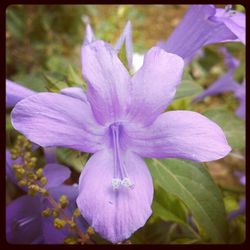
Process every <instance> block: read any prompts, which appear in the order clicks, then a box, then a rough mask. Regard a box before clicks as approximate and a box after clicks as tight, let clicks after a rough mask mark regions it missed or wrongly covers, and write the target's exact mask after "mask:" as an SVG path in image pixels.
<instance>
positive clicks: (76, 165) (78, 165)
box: [56, 148, 88, 173]
mask: <svg viewBox="0 0 250 250" xmlns="http://www.w3.org/2000/svg"><path fill="white" fill-rule="evenodd" d="M56 156H57V158H58V160H59V161H60V162H62V163H64V164H65V165H68V166H70V167H72V168H73V169H74V170H76V171H77V172H78V173H80V172H81V171H82V169H83V167H84V165H85V163H86V162H87V159H88V154H83V153H81V152H80V151H76V150H72V149H68V148H60V149H57V151H56Z"/></svg>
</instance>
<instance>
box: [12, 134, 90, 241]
mask: <svg viewBox="0 0 250 250" xmlns="http://www.w3.org/2000/svg"><path fill="white" fill-rule="evenodd" d="M10 152H11V158H12V160H15V161H16V163H14V164H13V165H12V168H13V170H14V173H15V176H16V178H17V180H18V184H19V186H21V187H25V188H26V189H27V192H28V194H29V195H32V196H35V195H36V194H41V195H42V196H43V197H45V198H46V199H47V200H48V201H49V203H50V204H51V206H50V207H47V208H46V209H44V210H43V211H42V215H43V216H44V217H50V216H53V225H54V227H55V228H56V229H62V228H64V227H65V226H67V227H68V228H69V230H70V231H74V232H76V233H77V234H78V235H79V236H77V234H76V235H75V236H72V235H70V236H68V237H66V238H65V240H64V243H65V244H79V243H80V244H85V243H86V242H87V241H89V239H90V236H91V235H93V234H94V231H93V229H92V228H90V227H89V228H88V230H87V234H83V233H82V232H81V231H80V229H79V228H78V227H77V222H76V218H77V217H79V216H81V213H80V211H79V210H78V208H76V209H75V210H74V212H73V213H72V216H68V215H67V214H66V210H65V208H67V207H68V205H69V199H68V197H67V196H66V195H61V197H60V198H59V199H58V201H56V200H54V199H53V198H52V197H51V195H50V194H49V191H48V190H47V188H46V187H45V186H46V184H47V178H46V177H45V176H44V171H43V168H38V169H37V167H36V163H37V158H36V157H34V156H33V155H32V143H31V142H30V141H28V140H27V139H26V138H25V137H24V136H22V135H19V136H18V137H17V141H16V144H15V145H14V147H13V148H12V149H11V151H10Z"/></svg>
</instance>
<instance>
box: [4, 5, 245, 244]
mask: <svg viewBox="0 0 250 250" xmlns="http://www.w3.org/2000/svg"><path fill="white" fill-rule="evenodd" d="M236 8H237V9H238V10H240V11H244V7H242V5H236ZM186 9H187V6H186V5H10V6H9V7H8V8H7V10H6V78H8V79H11V80H13V81H16V82H18V83H20V84H22V85H25V86H27V87H29V88H31V89H33V90H36V91H52V92H59V91H60V90H61V89H62V88H65V87H68V86H81V87H83V88H85V87H86V85H85V82H84V81H83V80H82V77H81V61H80V47H81V43H82V41H83V37H84V29H85V23H86V22H90V24H91V25H92V27H93V30H94V32H95V35H96V37H97V38H98V39H104V40H106V41H108V42H110V43H112V44H115V42H116V41H117V38H118V37H119V35H120V34H121V32H122V31H123V28H124V25H125V24H126V22H127V21H128V20H131V23H132V34H133V43H134V51H135V52H138V53H144V52H145V51H147V50H148V49H149V48H150V47H152V46H154V45H155V44H156V43H157V42H158V41H159V40H162V39H166V38H167V37H168V36H169V35H170V34H171V32H172V30H173V28H174V27H175V26H176V25H177V24H178V22H179V21H180V19H181V17H182V16H183V14H184V13H185V11H186ZM220 46H225V47H226V48H227V49H228V50H229V51H230V52H231V53H232V54H233V55H234V56H235V57H236V58H238V59H239V60H240V66H239V68H238V69H237V70H236V72H235V75H234V79H235V80H236V81H237V82H239V83H241V82H242V80H243V79H244V77H245V67H246V66H245V46H243V45H242V44H240V43H225V44H215V45H210V46H207V47H205V48H204V49H203V54H204V55H203V56H199V55H197V57H196V58H194V60H193V61H192V63H191V64H190V65H188V66H187V67H186V70H185V73H184V75H183V80H182V83H181V84H180V85H179V87H178V88H177V93H176V96H175V99H174V101H173V102H172V103H171V104H170V105H169V107H168V108H167V110H176V109H182V110H193V111H198V112H200V113H203V114H204V115H205V116H207V117H209V118H211V119H212V120H214V121H215V122H217V123H218V124H219V125H220V126H221V127H222V128H223V130H224V131H225V134H226V136H227V139H228V141H229V144H230V145H231V147H232V148H233V153H236V154H238V155H239V157H240V159H237V157H236V158H234V157H233V156H232V155H231V156H228V157H226V158H225V159H223V160H220V161H216V162H211V163H209V164H207V166H208V168H207V169H208V171H209V172H210V174H211V175H212V177H213V179H214V180H212V179H211V178H210V176H209V174H208V173H207V171H206V168H205V167H203V166H201V165H199V164H196V163H190V162H186V161H179V160H175V159H171V160H163V161H159V160H150V161H148V165H149V168H150V170H151V172H152V175H153V176H154V177H155V178H154V180H158V182H157V181H155V183H154V184H155V195H154V201H153V204H152V210H153V215H152V216H151V217H150V219H149V220H148V221H147V223H146V224H145V226H144V227H143V228H141V229H139V230H138V231H137V232H136V233H135V234H134V235H133V236H132V237H131V238H130V241H131V242H132V243H133V244H145V243H147V244H198V243H211V240H215V241H220V240H221V239H222V238H226V242H228V243H240V242H242V241H244V239H245V216H243V215H241V216H238V217H237V218H235V219H234V220H233V221H230V222H229V225H227V221H226V218H225V214H224V213H226V214H228V213H229V212H231V211H232V210H234V209H236V208H238V202H239V200H240V198H241V197H242V196H243V195H244V193H245V191H244V190H242V186H241V185H240V184H239V182H237V181H232V179H233V178H235V176H234V170H239V169H240V170H241V171H244V169H245V161H244V157H245V152H244V150H245V122H244V121H242V120H240V119H239V118H237V117H236V116H235V114H234V111H235V109H236V108H237V105H238V102H237V100H236V99H235V97H234V96H233V95H232V94H230V93H224V94H221V95H217V96H213V97H207V98H205V100H204V101H203V102H200V103H196V104H193V103H192V99H193V97H194V96H196V95H198V94H199V93H200V92H201V91H202V90H203V89H204V88H206V87H208V86H209V85H210V84H212V83H213V82H214V81H215V80H216V79H218V78H219V77H220V76H221V75H222V74H224V73H225V72H226V71H227V68H226V66H225V65H224V58H223V55H222V54H221V53H220V52H219V51H218V48H219V47H220ZM120 57H121V58H123V61H124V60H125V59H124V49H123V50H122V51H121V53H120ZM9 113H10V110H7V114H6V146H7V147H8V148H11V146H12V145H13V142H14V141H15V138H16V136H17V134H18V133H17V132H16V131H15V130H14V129H13V128H12V125H11V122H10V115H9ZM36 154H37V157H38V158H39V159H40V161H39V165H42V164H43V163H44V155H43V151H42V150H41V149H39V150H37V152H36ZM89 157H90V155H88V154H84V153H80V152H79V151H74V150H69V149H57V159H58V160H59V162H61V163H63V164H65V165H67V166H69V167H70V168H71V169H72V171H73V175H75V176H76V179H77V178H78V176H79V173H80V172H81V171H82V168H83V166H84V164H85V163H86V161H87V159H88V158H89ZM230 157H231V158H230ZM232 159H233V160H232ZM242 159H243V160H242ZM156 161H157V163H156ZM159 164H160V167H159V166H154V165H159ZM214 166H216V169H218V171H217V170H216V171H217V172H215V171H213V167H214ZM191 169H192V171H191ZM225 169H227V171H224V170H225ZM218 172H219V174H218ZM169 173H171V174H169ZM191 173H192V176H191V177H192V178H191V177H190V176H189V174H191ZM157 175H158V177H156V176H157ZM221 176H223V178H224V179H225V181H224V182H220V178H221ZM188 177H190V178H188ZM176 181H178V185H176V183H175V184H174V185H176V186H174V185H173V186H171V182H176ZM214 182H215V183H216V184H219V187H220V189H221V190H222V195H221V193H220V190H219V189H218V187H217V186H216V184H215V183H214ZM176 187H178V188H176ZM210 188H211V189H212V190H213V192H211V191H209V190H210ZM177 189H179V191H178V192H177ZM200 189H202V190H203V191H202V193H200ZM6 190H7V195H6V200H7V202H9V201H11V200H12V199H14V198H15V197H17V196H18V195H20V190H17V189H16V187H14V186H13V185H11V184H10V183H9V182H7V188H6ZM190 190H191V191H192V193H193V195H194V196H193V197H194V198H195V199H194V200H192V196H190V195H189V194H190V193H189V194H188V192H189V191H190ZM204 197H205V198H204ZM214 197H216V199H214ZM204 199H206V200H204ZM195 200H196V201H198V202H195ZM212 200H213V202H211V201H212ZM199 205H200V206H202V208H204V211H205V212H207V211H208V213H207V214H206V213H204V214H201V213H200V210H199V209H197V206H199ZM214 206H215V207H217V210H216V211H217V212H213V211H214V210H213V209H210V208H211V207H214ZM224 207H225V209H224ZM197 211H198V212H197ZM225 211H226V212H225ZM211 218H212V220H213V221H214V224H213V223H212V224H211V223H210V219H211ZM227 231H229V232H227ZM227 233H228V235H227ZM94 237H95V240H96V242H97V243H103V244H107V243H108V242H106V241H104V240H103V239H101V238H100V237H99V236H98V235H97V234H96V235H95V236H94Z"/></svg>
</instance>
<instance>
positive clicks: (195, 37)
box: [158, 5, 246, 63]
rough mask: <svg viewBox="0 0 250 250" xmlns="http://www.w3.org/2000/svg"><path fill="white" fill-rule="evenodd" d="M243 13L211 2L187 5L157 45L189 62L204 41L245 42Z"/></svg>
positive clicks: (205, 42) (209, 42)
mask: <svg viewBox="0 0 250 250" xmlns="http://www.w3.org/2000/svg"><path fill="white" fill-rule="evenodd" d="M245 33H246V31H245V14H243V13H240V12H236V11H232V10H231V7H230V6H226V7H225V9H220V8H215V7H214V6H213V5H191V6H190V7H189V9H188V11H187V12H186V14H185V16H184V18H183V19H182V20H181V22H180V23H179V25H178V26H177V28H176V29H175V30H174V31H173V33H172V34H171V36H170V37H169V38H168V39H167V41H161V42H160V43H159V44H158V46H160V47H161V48H163V49H164V50H166V51H167V52H170V53H174V54H177V55H179V56H181V57H182V58H183V59H184V60H185V62H186V63H187V62H189V61H190V60H191V59H192V58H193V57H194V56H195V54H196V53H197V51H199V49H200V48H201V47H203V46H205V45H208V44H212V43H219V42H225V41H238V40H239V39H240V41H241V42H242V43H244V44H245Z"/></svg>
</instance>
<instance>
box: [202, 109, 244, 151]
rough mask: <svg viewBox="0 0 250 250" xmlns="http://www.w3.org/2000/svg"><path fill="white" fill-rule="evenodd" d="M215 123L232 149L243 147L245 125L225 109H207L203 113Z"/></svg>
mask: <svg viewBox="0 0 250 250" xmlns="http://www.w3.org/2000/svg"><path fill="white" fill-rule="evenodd" d="M203 114H204V115H205V116H207V117H208V118H210V119H211V120H213V121H214V122H216V123H217V124H218V125H219V126H220V127H221V128H222V129H223V131H224V132H225V135H226V137H227V140H228V143H229V144H230V146H231V147H232V148H233V149H243V148H244V147H245V143H246V138H245V136H246V135H245V123H244V121H243V120H241V119H240V118H238V117H237V116H236V115H235V114H234V113H233V112H232V111H230V110H228V109H226V108H216V109H209V110H207V111H205V112H204V113H203Z"/></svg>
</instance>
